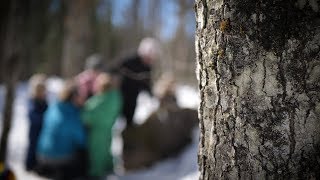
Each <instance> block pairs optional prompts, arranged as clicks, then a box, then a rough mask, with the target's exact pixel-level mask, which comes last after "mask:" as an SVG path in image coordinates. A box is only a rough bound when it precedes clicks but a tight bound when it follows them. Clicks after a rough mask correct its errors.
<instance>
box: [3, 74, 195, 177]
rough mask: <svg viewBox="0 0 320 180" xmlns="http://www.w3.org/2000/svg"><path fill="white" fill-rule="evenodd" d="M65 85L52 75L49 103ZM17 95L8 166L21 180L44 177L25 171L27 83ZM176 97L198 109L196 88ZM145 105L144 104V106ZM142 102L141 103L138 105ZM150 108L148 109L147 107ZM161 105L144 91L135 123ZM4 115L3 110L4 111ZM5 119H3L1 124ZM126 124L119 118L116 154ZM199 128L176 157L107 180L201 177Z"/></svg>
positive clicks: (182, 88)
mask: <svg viewBox="0 0 320 180" xmlns="http://www.w3.org/2000/svg"><path fill="white" fill-rule="evenodd" d="M61 85H62V82H61V80H59V79H55V78H51V79H50V80H49V81H48V96H49V98H48V99H49V102H50V101H53V100H54V99H55V94H56V92H58V90H59V89H60V87H61ZM4 94H5V92H4V88H3V87H2V86H0V111H2V109H3V102H4ZM16 94H17V98H16V101H15V104H14V121H13V124H12V129H11V133H10V136H9V147H8V160H9V165H10V166H11V168H12V169H13V171H14V172H15V173H16V175H17V178H18V180H20V179H21V180H41V179H43V178H41V177H38V176H36V175H35V174H32V173H27V172H26V171H24V167H23V161H24V157H25V152H26V148H27V141H28V140H27V131H28V121H27V119H26V101H27V98H28V85H27V83H20V84H19V86H18V89H17V92H16ZM177 99H178V103H179V105H180V106H181V107H188V108H197V106H198V104H199V98H198V95H197V91H196V90H195V89H194V88H191V87H189V86H178V88H177ZM141 104H143V105H144V106H141ZM139 105H140V106H139ZM145 107H148V108H145ZM157 107H158V102H157V100H156V99H154V98H150V97H149V96H148V95H146V94H141V95H140V96H139V98H138V107H137V111H136V114H135V118H136V122H137V123H143V121H144V120H145V118H146V117H148V115H149V114H150V112H151V111H153V110H155V109H156V108H157ZM1 114H2V113H1ZM1 123H2V121H0V125H1ZM122 127H123V123H121V121H119V122H118V123H117V124H116V126H115V135H116V136H115V138H114V142H113V147H112V151H113V153H114V155H115V156H119V155H120V154H121V149H122V141H121V137H120V136H119V130H121V128H122ZM198 134H199V132H198V129H195V132H194V138H193V142H192V144H191V145H189V146H188V147H187V148H186V149H185V150H184V151H183V152H182V153H181V154H180V155H178V156H177V157H174V158H170V159H166V160H164V161H161V162H158V163H157V164H155V165H154V166H152V167H150V168H148V169H143V170H139V171H135V172H130V173H126V174H123V173H122V172H121V169H120V170H117V171H116V173H117V174H116V175H112V176H110V177H109V178H106V179H115V180H147V179H151V178H152V179H153V180H157V179H159V180H160V179H161V180H162V179H166V180H193V179H198V177H199V172H198V167H197V147H198V139H199V138H198Z"/></svg>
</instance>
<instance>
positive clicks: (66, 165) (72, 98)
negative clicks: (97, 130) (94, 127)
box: [37, 83, 86, 179]
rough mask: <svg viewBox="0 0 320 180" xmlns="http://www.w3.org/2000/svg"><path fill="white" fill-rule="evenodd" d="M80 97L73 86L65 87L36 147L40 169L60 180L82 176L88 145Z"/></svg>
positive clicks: (46, 114) (52, 108)
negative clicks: (81, 114) (83, 154)
mask: <svg viewBox="0 0 320 180" xmlns="http://www.w3.org/2000/svg"><path fill="white" fill-rule="evenodd" d="M79 102H80V101H79V95H78V93H77V89H76V87H75V86H74V84H72V83H67V84H66V85H65V87H64V88H63V90H62V92H61V94H60V98H59V100H58V102H56V103H54V104H51V105H50V106H49V108H48V110H47V111H46V113H45V116H44V124H43V128H42V131H41V134H40V139H39V143H38V148H37V158H38V160H39V164H40V171H41V169H47V170H48V171H49V172H50V171H51V172H52V173H53V174H54V176H55V177H53V178H57V179H72V178H75V177H79V176H81V175H83V174H81V173H83V172H84V171H85V170H84V168H85V167H84V165H85V160H84V159H85V157H84V156H82V153H81V152H84V150H85V145H86V135H85V130H84V127H83V125H82V122H81V120H80V108H79Z"/></svg>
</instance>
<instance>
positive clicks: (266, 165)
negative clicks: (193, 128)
mask: <svg viewBox="0 0 320 180" xmlns="http://www.w3.org/2000/svg"><path fill="white" fill-rule="evenodd" d="M195 8H196V18H197V30H196V51H197V65H198V68H197V69H198V70H197V73H198V75H197V76H198V80H199V88H200V93H201V105H200V108H199V118H200V128H201V136H200V145H199V166H200V171H201V178H200V179H319V178H320V146H319V145H320V123H319V121H320V118H319V117H320V91H319V88H320V78H319V77H320V52H319V47H320V18H319V4H318V3H317V1H314V0H309V1H306V0H299V1H293V0H288V1H278V0H260V1H255V0H243V1H236V0H228V1H224V0H196V6H195Z"/></svg>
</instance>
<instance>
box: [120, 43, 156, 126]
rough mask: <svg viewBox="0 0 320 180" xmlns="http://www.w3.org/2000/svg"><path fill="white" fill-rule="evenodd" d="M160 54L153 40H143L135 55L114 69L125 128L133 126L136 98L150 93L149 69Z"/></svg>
mask: <svg viewBox="0 0 320 180" xmlns="http://www.w3.org/2000/svg"><path fill="white" fill-rule="evenodd" d="M159 54H160V46H159V43H158V41H157V40H155V39H153V38H144V39H143V40H142V41H141V42H140V45H139V48H138V51H137V54H136V55H134V56H131V57H129V58H126V59H125V60H124V61H123V62H122V63H121V64H120V66H118V67H117V68H116V70H115V71H116V73H118V74H119V75H120V79H121V84H120V90H121V93H122V96H123V102H124V103H123V104H124V106H123V112H122V114H123V116H124V117H125V119H126V121H127V126H128V127H130V126H132V125H133V115H134V112H135V109H136V104H137V102H136V101H137V97H138V95H139V93H140V92H141V91H143V90H145V91H147V92H148V93H150V94H152V92H151V69H152V65H153V64H154V61H155V60H156V59H157V58H158V56H159Z"/></svg>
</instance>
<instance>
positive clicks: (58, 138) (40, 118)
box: [26, 72, 122, 179]
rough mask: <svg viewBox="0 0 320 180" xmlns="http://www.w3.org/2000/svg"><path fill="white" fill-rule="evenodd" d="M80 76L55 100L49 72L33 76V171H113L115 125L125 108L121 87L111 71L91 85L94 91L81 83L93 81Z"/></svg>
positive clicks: (29, 161) (63, 175) (67, 175)
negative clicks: (51, 95)
mask: <svg viewBox="0 0 320 180" xmlns="http://www.w3.org/2000/svg"><path fill="white" fill-rule="evenodd" d="M87 73H88V72H87ZM80 76H81V74H80V75H79V76H78V78H75V80H74V81H66V82H65V83H64V86H63V88H62V90H61V92H60V93H59V96H58V99H57V101H56V102H52V103H50V104H49V105H47V101H46V86H45V76H44V75H41V74H38V75H34V76H33V77H32V78H31V80H30V87H31V98H30V101H29V106H28V107H29V109H28V117H29V120H30V123H29V124H30V129H29V147H28V153H27V158H26V169H27V170H34V171H36V172H38V173H39V174H41V175H46V176H49V177H53V178H55V179H73V178H74V177H86V176H89V177H92V178H94V179H99V178H100V177H103V176H104V175H105V174H106V173H107V172H108V171H112V170H113V158H112V155H111V152H110V146H111V139H112V134H111V129H112V126H113V124H114V123H115V120H116V119H117V117H118V116H119V114H120V113H121V108H122V99H121V95H120V92H119V91H118V90H117V89H116V88H115V87H114V86H113V84H112V77H111V75H109V74H107V73H99V74H95V78H94V81H93V82H91V84H90V86H91V87H92V91H91V90H90V92H89V91H87V93H85V94H81V89H83V88H84V87H81V86H87V85H88V84H87V85H85V84H81V81H79V77H80ZM80 79H81V78H80ZM93 89H94V91H93Z"/></svg>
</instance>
